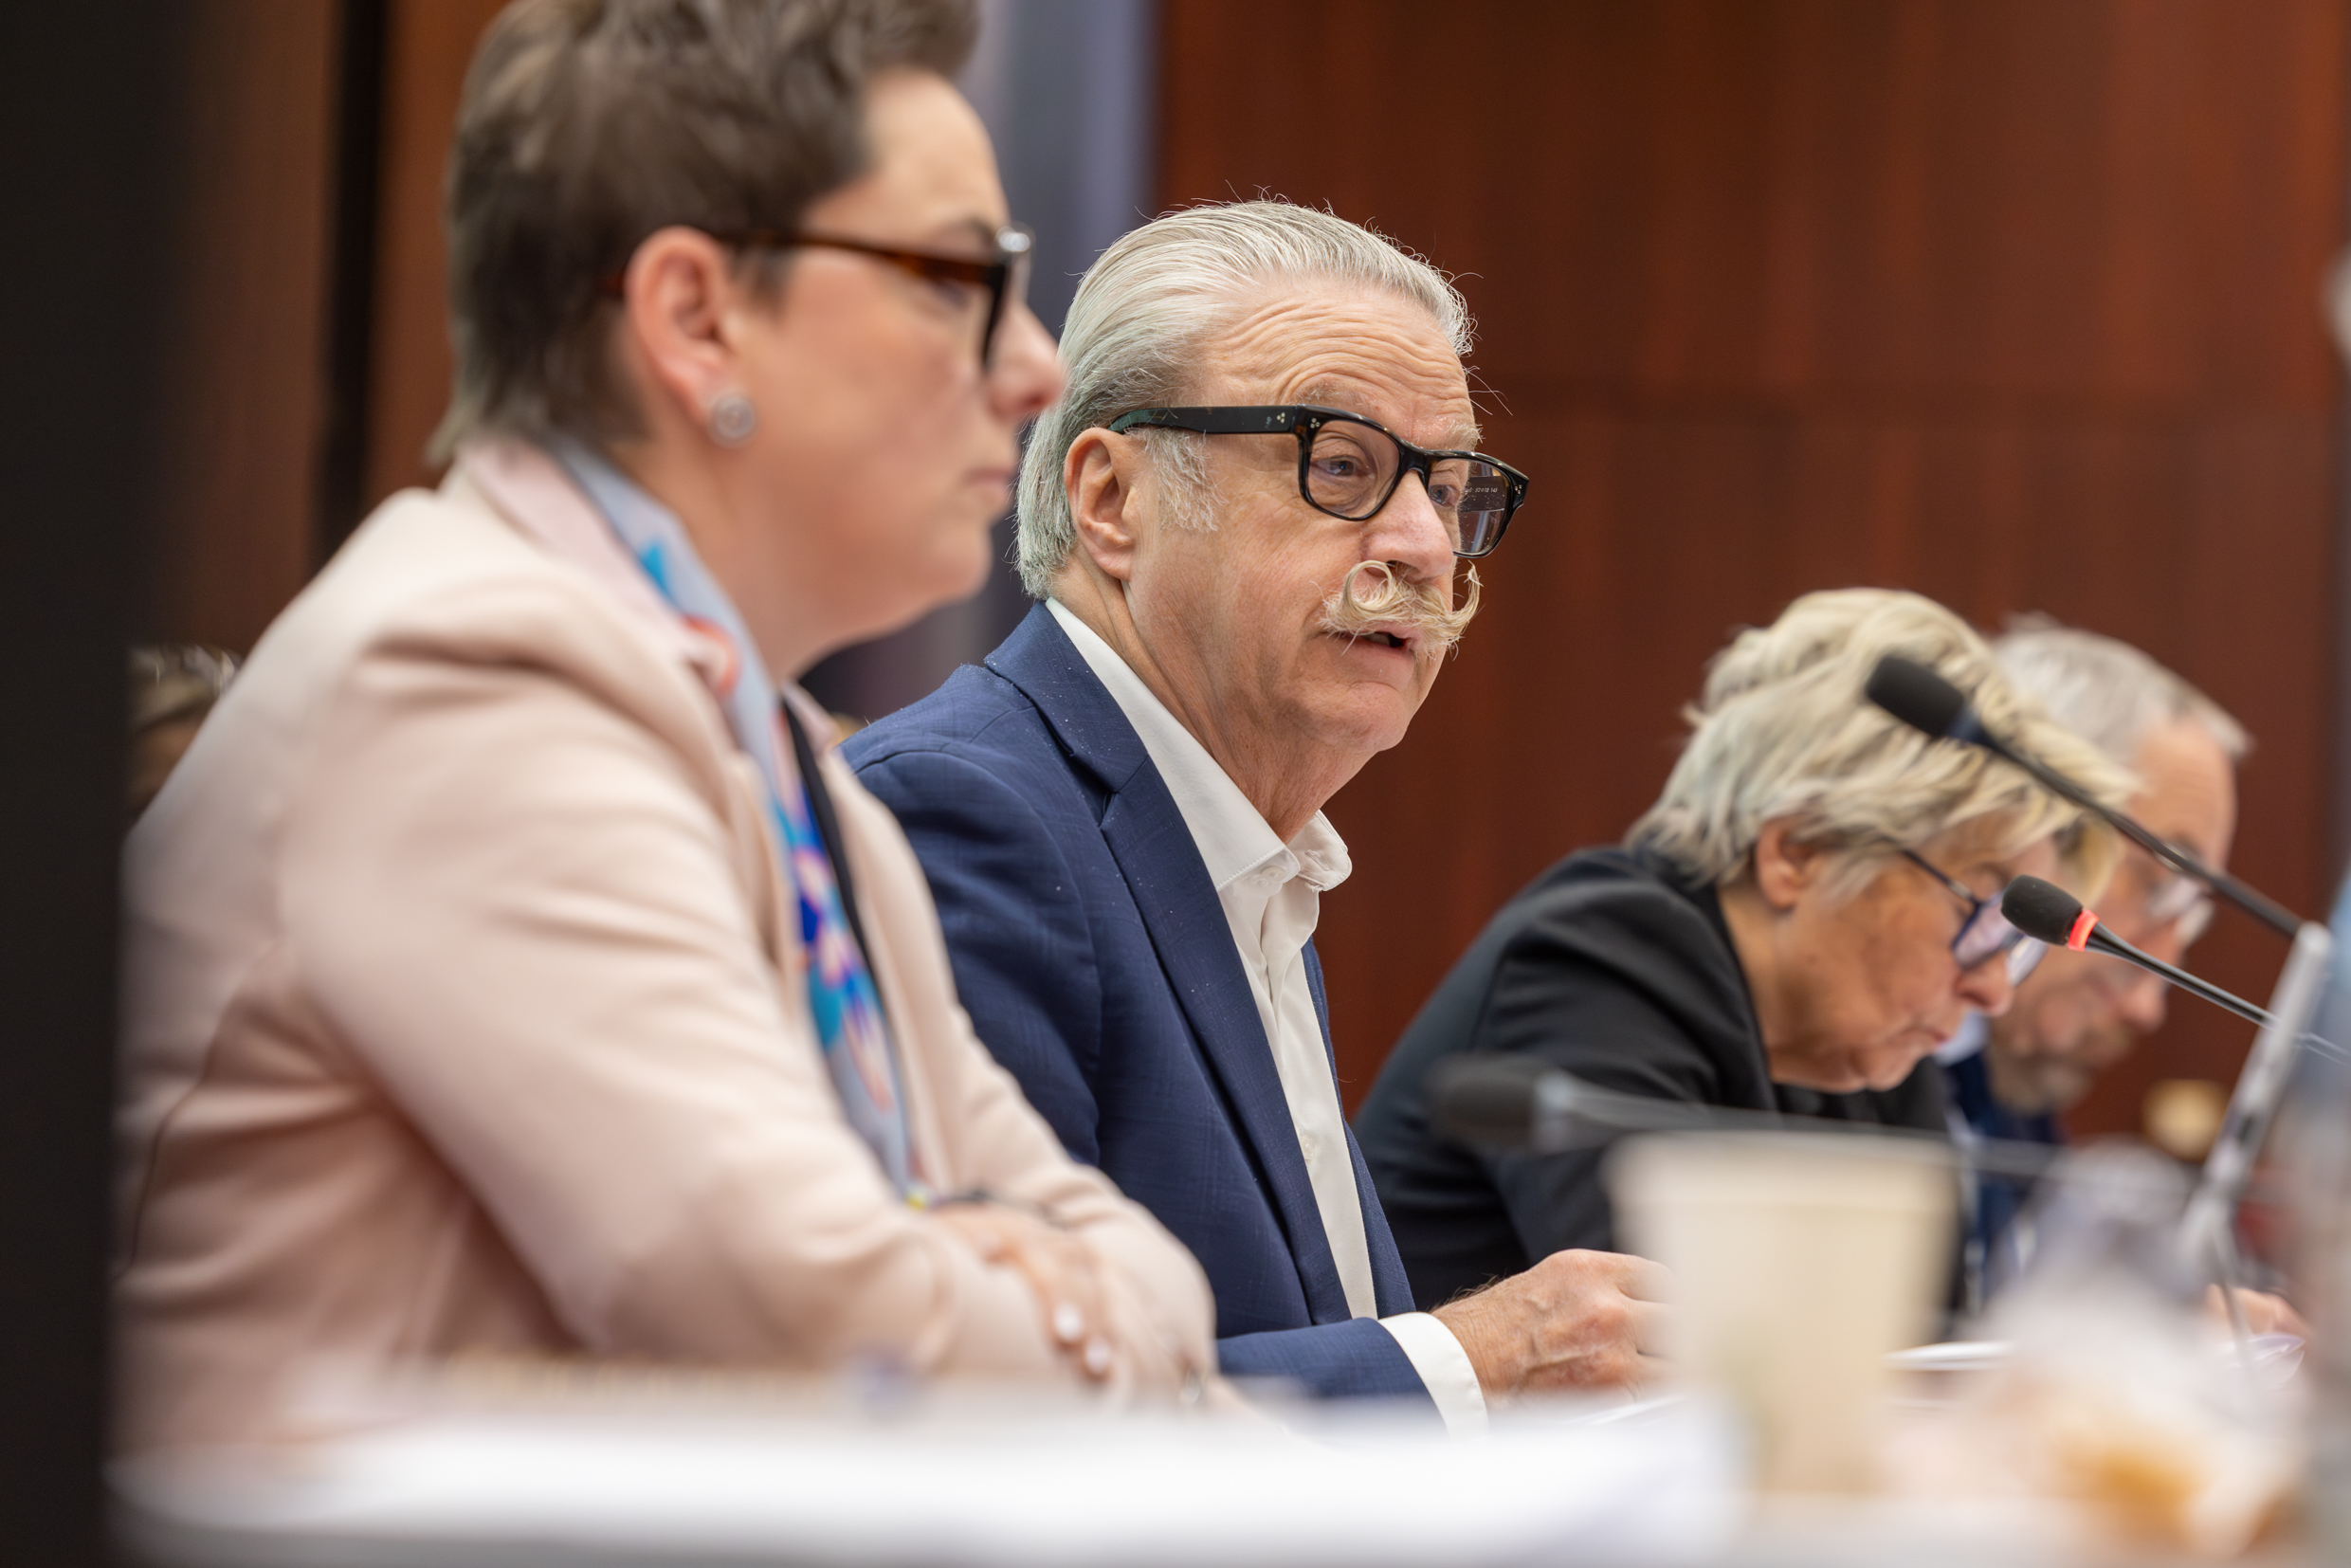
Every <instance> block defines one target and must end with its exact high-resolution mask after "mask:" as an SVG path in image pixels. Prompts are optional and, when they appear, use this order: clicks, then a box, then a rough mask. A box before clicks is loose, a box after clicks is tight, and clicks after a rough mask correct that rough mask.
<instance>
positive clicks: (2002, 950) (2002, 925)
mask: <svg viewBox="0 0 2351 1568" xmlns="http://www.w3.org/2000/svg"><path fill="white" fill-rule="evenodd" d="M1902 856H1903V858H1904V860H1906V861H1908V862H1909V863H1910V864H1911V865H1913V866H1917V867H1918V868H1919V869H1920V870H1922V871H1923V872H1925V873H1926V874H1927V875H1928V876H1930V877H1933V878H1934V879H1935V880H1936V881H1937V882H1939V883H1941V884H1942V885H1943V886H1944V887H1945V888H1946V889H1948V890H1949V891H1950V894H1951V896H1952V897H1953V898H1955V899H1958V900H1959V901H1960V902H1961V903H1964V904H1966V905H1967V916H1966V918H1965V919H1964V920H1962V921H1959V935H1958V936H1956V937H1954V938H1952V939H1951V957H1952V961H1953V962H1955V963H1957V964H1958V965H1959V967H1960V968H1961V969H1963V970H1966V969H1973V968H1975V967H1976V966H1977V964H1979V963H1982V962H1984V961H1985V960H1987V959H1989V958H1994V957H1999V956H2000V955H2002V954H2006V955H2007V956H2008V960H2009V962H2008V977H2009V981H2010V983H2011V984H2016V983H2020V982H2021V981H2022V980H2023V979H2024V977H2025V976H2026V975H2030V974H2032V966H2033V965H2034V964H2036V963H2039V962H2040V961H2041V955H2042V954H2043V953H2045V952H2047V951H2048V948H2047V946H2046V945H2045V944H2043V943H2041V942H2037V941H2034V940H2032V939H2031V938H2030V937H2027V936H2026V935H2025V934H2024V933H2023V932H2021V931H2019V930H2017V929H2016V928H2015V927H2014V926H2013V925H2011V924H2009V923H2008V917H2007V916H2006V915H2003V914H2001V913H2000V903H1999V901H1998V900H1997V899H1979V898H1977V896H1976V893H1975V890H1974V889H1973V888H1971V887H1969V886H1968V885H1967V884H1965V883H1963V882H1961V881H1960V880H1959V878H1957V877H1955V876H1952V875H1951V874H1949V873H1948V872H1946V871H1944V870H1943V869H1942V868H1941V867H1940V866H1937V865H1936V864H1935V863H1934V862H1933V861H1930V860H1928V859H1927V858H1926V857H1925V856H1924V855H1922V854H1920V853H1919V852H1918V851H1917V850H1915V849H1904V850H1903V851H1902Z"/></svg>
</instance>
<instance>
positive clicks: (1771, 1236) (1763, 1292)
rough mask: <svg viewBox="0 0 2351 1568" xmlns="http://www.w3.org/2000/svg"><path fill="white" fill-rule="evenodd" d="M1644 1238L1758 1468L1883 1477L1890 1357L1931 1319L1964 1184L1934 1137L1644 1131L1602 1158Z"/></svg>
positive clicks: (1626, 1220)
mask: <svg viewBox="0 0 2351 1568" xmlns="http://www.w3.org/2000/svg"><path fill="white" fill-rule="evenodd" d="M1608 1181H1609V1195H1610V1197H1611V1199H1612V1200H1613V1203H1614V1205H1615V1209H1616V1212H1617V1214H1618V1216H1619V1219H1620V1222H1621V1223H1622V1225H1623V1226H1624V1228H1625V1232H1626V1237H1627V1240H1628V1241H1629V1242H1630V1243H1631V1247H1632V1249H1633V1250H1635V1251H1637V1252H1638V1253H1640V1254H1641V1255H1642V1256H1644V1257H1649V1258H1654V1259H1656V1260H1657V1261H1658V1262H1659V1263H1662V1264H1664V1265H1665V1266H1666V1267H1668V1268H1669V1269H1671V1270H1672V1272H1673V1276H1674V1283H1675V1286H1676V1291H1675V1304H1676V1311H1675V1313H1674V1314H1673V1316H1672V1318H1671V1319H1670V1320H1669V1322H1670V1327H1671V1332H1672V1335H1673V1340H1672V1342H1671V1343H1670V1344H1669V1345H1668V1351H1667V1354H1668V1358H1670V1359H1672V1360H1673V1361H1675V1362H1677V1363H1680V1364H1681V1365H1683V1366H1685V1367H1686V1368H1687V1369H1688V1370H1689V1371H1690V1372H1691V1373H1692V1374H1693V1375H1694V1376H1696V1377H1698V1378H1699V1379H1701V1380H1702V1382H1704V1383H1705V1384H1708V1385H1710V1386H1712V1387H1714V1388H1716V1389H1719V1390H1721V1391H1722V1393H1724V1394H1726V1395H1729V1396H1730V1397H1731V1399H1732V1400H1733V1402H1734V1403H1735V1404H1736V1406H1737V1407H1738V1409H1739V1411H1740V1413H1741V1414H1742V1415H1743V1416H1744V1417H1745V1418H1746V1421H1747V1425H1748V1430H1749V1431H1750V1433H1751V1434H1752V1437H1753V1439H1754V1442H1755V1445H1756V1449H1757V1452H1756V1467H1757V1471H1758V1479H1759V1483H1760V1484H1761V1485H1762V1486H1765V1487H1768V1488H1772V1489H1777V1490H1787V1491H1813V1492H1862V1491H1869V1490H1873V1489H1875V1487H1876V1486H1877V1484H1878V1482H1879V1481H1880V1479H1881V1477H1880V1475H1879V1469H1878V1462H1877V1460H1878V1453H1879V1451H1880V1448H1881V1446H1882V1443H1883V1439H1884V1432H1883V1431H1882V1429H1881V1423H1880V1417H1881V1415H1882V1414H1883V1413H1884V1411H1885V1409H1886V1394H1887V1392H1888V1390H1887V1377H1888V1369H1887V1365H1886V1358H1887V1356H1889V1355H1890V1354H1892V1353H1893V1352H1894V1351H1896V1350H1899V1349H1901V1348H1903V1347H1904V1346H1905V1345H1913V1344H1916V1343H1918V1341H1919V1340H1922V1339H1924V1338H1925V1337H1926V1336H1927V1335H1928V1334H1929V1333H1930V1332H1931V1328H1932V1324H1933V1323H1934V1321H1935V1316H1936V1309H1937V1305H1938V1302H1939V1298H1940V1296H1941V1286H1942V1275H1943V1268H1942V1265H1943V1262H1944V1260H1945V1258H1946V1257H1947V1255H1948V1253H1949V1250H1950V1246H1951V1228H1952V1220H1953V1215H1954V1212H1955V1210H1956V1207H1957V1198H1958V1194H1957V1191H1956V1189H1955V1187H1954V1184H1953V1180H1952V1171H1951V1165H1950V1162H1949V1160H1948V1159H1947V1158H1943V1156H1942V1153H1941V1151H1940V1150H1938V1149H1936V1148H1935V1147H1934V1146H1932V1145H1931V1144H1926V1143H1923V1142H1920V1141H1913V1140H1901V1139H1894V1138H1886V1137H1876V1136H1869V1135H1862V1134H1850V1135H1842V1136H1840V1135H1837V1134H1830V1133H1810V1134H1806V1133H1695V1134H1673V1135H1667V1136H1662V1137H1653V1138H1640V1139H1634V1140H1631V1141H1630V1142H1627V1143H1625V1144H1623V1145H1621V1146H1620V1147H1619V1148H1618V1149H1617V1150H1616V1151H1615V1153H1614V1154H1613V1158H1612V1159H1611V1161H1610V1164H1609V1167H1608Z"/></svg>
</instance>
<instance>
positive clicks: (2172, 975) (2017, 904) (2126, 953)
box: [2000, 877, 2271, 1024]
mask: <svg viewBox="0 0 2351 1568" xmlns="http://www.w3.org/2000/svg"><path fill="white" fill-rule="evenodd" d="M2000 913H2001V914H2003V915H2005V916H2007V917H2008V923H2009V924H2011V925H2013V926H2014V927H2015V928H2016V929H2017V930H2019V931H2021V932H2023V933H2024V934H2025V935H2026V936H2028V937H2031V938H2032V939H2033V940H2035V941H2043V942H2047V943H2049V945H2050V946H2051V947H2069V948H2071V949H2073V950H2074V951H2075V952H2076V953H2079V952H2081V951H2083V950H2084V949H2086V948H2094V949H2096V950H2097V951H2098V952H2101V953H2111V954H2113V955H2114V956H2115V957H2118V958H2121V959H2123V961H2124V962H2126V963H2134V964H2137V965H2138V966H2139V967H2140V968H2141V969H2143V970H2147V971H2149V972H2150V973H2152V974H2156V975H2161V976H2162V977H2163V978H2164V979H2166V980H2169V981H2170V982H2171V983H2172V984H2174V985H2176V986H2178V988H2179V989H2180V990H2182V991H2184V992H2187V993H2189V994H2191V995H2196V996H2201V997H2203V998H2204V1000H2206V1001H2208V1002H2210V1003H2212V1004H2213V1005H2214V1007H2218V1008H2226V1009H2227V1010H2228V1011H2229V1012H2233V1013H2235V1014H2236V1015H2237V1016H2238V1017H2240V1018H2244V1019H2248V1020H2250V1021H2251V1022H2253V1023H2256V1024H2268V1023H2269V1022H2270V1021H2271V1019H2270V1017H2269V1012H2267V1011H2266V1010H2264V1009H2262V1008H2257V1007H2255V1006H2253V1004H2252V1003H2251V1002H2249V1001H2247V1000H2246V999H2245V998H2244V997H2242V996H2238V995H2235V994H2233V993H2230V992H2226V991H2223V990H2221V989H2220V988H2219V987H2218V986H2216V985H2214V984H2213V983H2212V982H2211V981H2210V980H2202V979H2198V978H2197V977H2196V976H2195V975H2191V974H2189V973H2188V972H2187V971H2186V970H2184V969H2181V968H2179V967H2178V966H2177V965H2174V964H2167V963H2165V962H2164V961H2163V960H2162V959H2160V958H2158V957H2152V956H2150V955H2148V954H2145V953H2141V951H2140V950H2139V949H2138V948H2136V947H2133V946H2132V945H2131V944H2130V943H2128V942H2126V941H2124V940H2123V939H2122V938H2120V937H2118V936H2116V935H2115V934H2114V933H2113V932H2111V931H2109V930H2107V929H2106V928H2105V925H2103V924H2101V923H2100V921H2099V919H2098V915H2097V912H2096V911H2095V910H2092V909H2087V908H2085V907H2084V906H2083V904H2082V901H2081V900H2080V899H2077V898H2075V897H2074V896H2073V895H2072V894H2070V893H2069V892H2067V891H2066V890H2065V889H2064V888H2062V887H2060V886H2058V885H2057V884H2055V883H2051V882H2043V881H2042V880H2041V879H2040V878H2039V877H2018V878H2017V879H2016V880H2015V881H2014V882H2012V883H2010V884H2008V891H2007V892H2005V893H2002V894H2001V895H2000Z"/></svg>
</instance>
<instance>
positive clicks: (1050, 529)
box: [1020, 201, 1472, 599]
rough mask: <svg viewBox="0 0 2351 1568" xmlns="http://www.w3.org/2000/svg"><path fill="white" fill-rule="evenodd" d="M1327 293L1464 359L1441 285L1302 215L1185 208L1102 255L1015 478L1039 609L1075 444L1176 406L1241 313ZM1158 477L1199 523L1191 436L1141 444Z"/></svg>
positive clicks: (1081, 294)
mask: <svg viewBox="0 0 2351 1568" xmlns="http://www.w3.org/2000/svg"><path fill="white" fill-rule="evenodd" d="M1316 284H1323V285H1338V286H1340V287H1345V288H1357V289H1362V290H1365V291H1368V292H1376V293H1385V294H1393V295H1394V296H1396V297H1398V298H1400V299H1403V300H1406V301H1410V302H1412V303H1413V304H1416V305H1418V306H1420V307H1421V308H1422V309H1423V310H1426V311H1427V312H1428V313H1429V315H1430V318H1431V319H1432V320H1434V321H1435V322H1436V325H1437V330H1438V331H1439V332H1442V333H1443V334H1444V335H1445V337H1446V340H1447V341H1448V342H1449V343H1450V344H1451V345H1452V349H1453V352H1454V354H1456V355H1467V353H1468V352H1469V339H1470V333H1471V331H1472V323H1471V321H1470V319H1469V307H1468V305H1467V303H1466V302H1465V301H1463V300H1462V297H1461V291H1460V290H1459V289H1457V288H1455V287H1454V286H1453V285H1452V283H1450V282H1449V280H1448V279H1447V278H1446V276H1445V275H1444V274H1443V273H1441V272H1439V271H1438V270H1437V269H1436V268H1435V267H1433V266H1431V265H1430V264H1428V263H1427V262H1425V261H1423V260H1421V259H1420V258H1419V257H1418V256H1415V255H1413V254H1412V252H1410V251H1408V250H1406V249H1404V248H1403V247H1402V246H1399V245H1397V244H1396V243H1395V242H1394V241H1393V240H1391V239H1389V238H1388V237H1387V236H1386V235H1384V234H1381V233H1380V232H1378V231H1377V230H1376V229H1372V228H1364V227H1362V226H1361V225H1359V224H1352V223H1349V222H1348V221H1347V220H1346V219H1344V218H1341V217H1338V216H1335V215H1334V214H1332V213H1329V212H1319V211H1317V210H1314V209H1313V208H1311V207H1293V206H1291V205H1290V204H1289V203H1288V202H1282V201H1245V202H1231V203H1228V204H1221V205H1204V206H1200V207H1188V208H1185V209H1183V210H1180V211H1175V212H1170V213H1167V214H1165V215H1164V216H1161V217H1158V218H1155V219H1153V220H1152V221H1151V222H1149V223H1147V224H1145V225H1143V226H1142V227H1141V228H1138V229H1136V230H1134V231H1133V232H1132V233H1129V234H1128V235H1126V236H1125V237H1124V238H1123V239H1121V240H1120V241H1119V243H1118V244H1116V245H1114V246H1111V247H1110V248H1109V249H1107V250H1105V251H1103V253H1102V257H1101V259H1100V260H1098V261H1096V262H1095V264H1093V266H1092V267H1090V268H1088V269H1087V271H1086V274H1085V281H1084V283H1080V284H1079V285H1078V295H1077V298H1076V300H1074V301H1072V302H1071V303H1070V306H1069V318H1068V320H1067V321H1066V324H1065V325H1064V326H1063V328H1062V335H1061V356H1062V362H1063V364H1064V365H1065V366H1066V367H1067V371H1068V377H1069V378H1068V381H1067V383H1066V385H1065V386H1064V388H1063V390H1062V394H1061V400H1060V401H1059V402H1057V403H1055V404H1054V405H1053V406H1052V407H1051V408H1049V409H1048V410H1045V412H1044V414H1043V415H1042V416H1040V417H1039V418H1038V420H1037V427H1036V430H1035V432H1034V433H1033V434H1032V435H1031V436H1030V440H1029V453H1028V456H1027V457H1026V458H1025V459H1023V460H1022V463H1021V469H1020V580H1021V583H1022V585H1023V586H1025V587H1026V588H1027V589H1028V590H1029V592H1030V593H1032V594H1034V595H1035V596H1036V597H1038V598H1040V599H1042V598H1046V597H1048V596H1049V595H1050V594H1051V593H1052V591H1053V580H1054V578H1055V577H1057V576H1059V575H1060V574H1061V569H1062V567H1063V565H1064V564H1065V563H1066V561H1067V560H1068V559H1069V553H1070V552H1071V551H1072V550H1074V549H1076V548H1077V543H1078V533H1077V525H1076V522H1075V520H1073V519H1072V518H1071V516H1070V514H1069V497H1068V495H1067V494H1066V492H1065V491H1064V489H1063V487H1062V466H1063V465H1064V464H1065V463H1066V460H1067V459H1068V456H1069V448H1070V447H1072V446H1074V445H1076V443H1077V439H1078V437H1079V436H1081V435H1083V434H1084V433H1085V432H1086V431H1087V430H1090V429H1092V428H1095V427H1096V426H1098V425H1107V424H1108V423H1109V422H1110V421H1111V420H1113V419H1116V418H1117V417H1118V416H1119V415H1121V414H1122V413H1124V412H1126V411H1127V410H1130V409H1147V408H1162V407H1167V406H1170V405H1175V404H1180V403H1182V402H1183V401H1184V400H1185V395H1186V392H1188V390H1189V389H1190V388H1191V386H1192V383H1193V377H1194V366H1195V364H1196V362H1197V360H1198V357H1199V349H1200V347H1201V345H1202V344H1203V343H1204V342H1205V341H1206V340H1207V339H1208V337H1210V335H1211V334H1212V333H1213V332H1214V331H1215V330H1216V329H1217V328H1218V327H1219V326H1221V325H1223V324H1224V323H1225V322H1227V321H1229V320H1230V319H1232V317H1233V316H1234V315H1235V314H1236V313H1237V312H1238V311H1239V310H1240V309H1241V308H1243V307H1244V306H1245V305H1247V304H1248V303H1250V302H1252V301H1255V300H1257V299H1260V298H1262V297H1263V296H1264V295H1265V294H1266V293H1267V292H1268V291H1269V290H1272V289H1275V288H1303V287H1311V286H1313V285H1316ZM1142 434H1143V438H1144V442H1145V449H1146V450H1148V451H1149V452H1150V453H1151V457H1152V461H1153V462H1154V463H1155V464H1157V465H1161V466H1162V467H1163V468H1164V469H1166V470H1167V474H1166V478H1167V480H1168V483H1169V486H1170V489H1171V492H1172V499H1173V500H1174V501H1175V505H1176V511H1177V514H1178V516H1177V520H1178V521H1179V522H1181V523H1187V524H1189V525H1190V526H1194V527H1203V526H1212V523H1211V522H1210V521H1209V520H1208V519H1207V517H1206V516H1205V498H1204V495H1203V490H1204V487H1205V479H1204V476H1203V474H1202V472H1201V470H1200V466H1199V463H1198V459H1197V450H1198V441H1199V438H1198V437H1196V436H1191V435H1187V434H1185V433H1184V432H1181V431H1176V430H1147V431H1144V432H1142Z"/></svg>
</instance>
